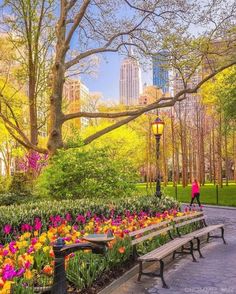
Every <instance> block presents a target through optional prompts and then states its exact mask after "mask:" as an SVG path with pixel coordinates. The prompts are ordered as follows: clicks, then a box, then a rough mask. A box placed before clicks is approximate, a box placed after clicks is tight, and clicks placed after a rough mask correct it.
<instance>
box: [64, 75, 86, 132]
mask: <svg viewBox="0 0 236 294" xmlns="http://www.w3.org/2000/svg"><path fill="white" fill-rule="evenodd" d="M88 96H89V89H88V88H87V87H86V86H85V85H84V84H83V83H82V82H81V81H80V80H74V79H68V80H66V82H65V84H64V88H63V97H64V99H65V104H66V108H67V110H66V111H67V112H68V113H74V112H79V111H83V107H82V104H83V103H81V102H83V101H86V100H88ZM87 125H88V119H87V118H76V119H73V120H71V124H70V126H73V127H76V128H79V129H80V128H81V127H86V126H87Z"/></svg>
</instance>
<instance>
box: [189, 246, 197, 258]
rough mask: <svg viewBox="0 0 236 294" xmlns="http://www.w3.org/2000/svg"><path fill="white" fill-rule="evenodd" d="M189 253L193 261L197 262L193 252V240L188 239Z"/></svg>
mask: <svg viewBox="0 0 236 294" xmlns="http://www.w3.org/2000/svg"><path fill="white" fill-rule="evenodd" d="M190 254H191V255H192V258H193V262H197V260H196V258H195V256H194V254H193V241H190Z"/></svg>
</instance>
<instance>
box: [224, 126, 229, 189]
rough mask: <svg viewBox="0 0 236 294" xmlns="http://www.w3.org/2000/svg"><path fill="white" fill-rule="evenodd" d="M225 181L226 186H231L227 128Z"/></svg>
mask: <svg viewBox="0 0 236 294" xmlns="http://www.w3.org/2000/svg"><path fill="white" fill-rule="evenodd" d="M224 135H225V180H226V186H228V185H229V159H228V146H227V145H228V140H227V128H226V126H225V134H224Z"/></svg>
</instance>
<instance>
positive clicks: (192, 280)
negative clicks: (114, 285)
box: [111, 208, 236, 294]
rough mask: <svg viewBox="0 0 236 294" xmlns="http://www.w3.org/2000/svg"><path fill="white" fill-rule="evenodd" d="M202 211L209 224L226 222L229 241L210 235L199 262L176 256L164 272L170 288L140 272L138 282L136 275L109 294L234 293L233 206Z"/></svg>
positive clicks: (235, 240) (235, 236) (235, 213)
mask: <svg viewBox="0 0 236 294" xmlns="http://www.w3.org/2000/svg"><path fill="white" fill-rule="evenodd" d="M204 211H205V213H206V215H207V217H208V220H207V222H208V223H209V224H211V223H214V224H216V223H221V222H223V223H224V224H225V226H226V230H225V231H226V232H225V237H226V241H227V242H228V245H224V244H223V242H222V239H212V240H211V241H210V243H209V244H207V245H206V246H204V248H203V249H202V253H203V255H204V256H205V258H204V259H198V261H199V262H197V263H193V262H192V260H191V258H190V257H189V256H187V257H186V256H185V257H184V258H179V259H176V262H175V263H174V265H172V266H170V267H169V268H168V269H167V270H166V272H165V280H166V282H167V284H168V285H169V287H170V288H169V289H163V288H162V287H161V283H160V279H158V278H150V277H146V276H142V282H140V283H139V282H137V276H135V277H133V278H131V279H130V280H128V281H127V282H126V283H124V284H123V285H121V286H120V287H119V288H118V289H116V290H115V291H113V292H112V293H111V294H183V293H200V294H202V293H204V294H208V293H209V294H221V293H232V294H236V210H227V209H216V208H205V209H204ZM196 256H197V253H196Z"/></svg>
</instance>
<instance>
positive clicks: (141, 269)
mask: <svg viewBox="0 0 236 294" xmlns="http://www.w3.org/2000/svg"><path fill="white" fill-rule="evenodd" d="M142 273H143V262H142V261H140V262H139V273H138V281H139V282H140V280H141V276H142Z"/></svg>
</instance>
